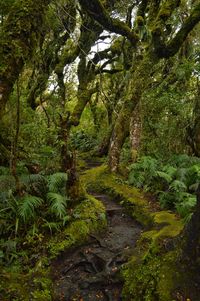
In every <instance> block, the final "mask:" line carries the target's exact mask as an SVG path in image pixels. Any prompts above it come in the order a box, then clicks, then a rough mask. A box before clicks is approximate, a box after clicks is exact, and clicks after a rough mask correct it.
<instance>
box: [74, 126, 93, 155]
mask: <svg viewBox="0 0 200 301" xmlns="http://www.w3.org/2000/svg"><path fill="white" fill-rule="evenodd" d="M71 144H72V146H73V148H75V149H77V150H80V151H83V152H85V151H90V150H92V149H93V148H94V147H95V146H96V144H97V141H96V139H95V138H94V136H92V135H91V134H89V133H86V132H85V131H83V130H77V131H76V132H74V133H73V134H72V136H71Z"/></svg>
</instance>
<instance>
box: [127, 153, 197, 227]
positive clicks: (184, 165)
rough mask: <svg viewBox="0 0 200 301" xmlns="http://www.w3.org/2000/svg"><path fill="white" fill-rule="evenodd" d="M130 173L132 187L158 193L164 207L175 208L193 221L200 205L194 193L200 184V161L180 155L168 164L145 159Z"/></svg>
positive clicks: (181, 214)
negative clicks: (192, 215)
mask: <svg viewBox="0 0 200 301" xmlns="http://www.w3.org/2000/svg"><path fill="white" fill-rule="evenodd" d="M194 163H195V164H194ZM170 164H171V165H170ZM129 170H130V172H129V184H131V185H134V186H136V187H138V188H142V189H144V190H146V191H148V190H150V191H152V192H154V193H155V194H156V195H157V197H158V200H159V202H160V205H161V207H162V208H166V209H175V210H176V211H177V212H178V214H180V216H181V217H183V218H184V219H185V221H188V220H189V218H190V217H191V214H192V211H193V208H194V206H195V204H196V197H195V195H194V194H192V193H194V192H195V189H196V188H197V187H198V184H199V182H200V159H198V158H195V157H189V156H187V155H180V156H174V157H172V158H171V160H170V161H169V163H167V164H164V163H163V162H162V161H160V160H157V159H155V158H152V157H149V156H145V157H141V158H140V159H139V160H138V162H137V163H134V164H132V165H131V166H130V168H129Z"/></svg>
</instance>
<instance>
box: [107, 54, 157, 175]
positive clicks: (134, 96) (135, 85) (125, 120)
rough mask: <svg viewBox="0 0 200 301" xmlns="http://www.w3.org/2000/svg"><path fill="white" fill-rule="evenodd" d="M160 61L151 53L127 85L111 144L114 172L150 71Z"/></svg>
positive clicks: (110, 150) (149, 78)
mask: <svg viewBox="0 0 200 301" xmlns="http://www.w3.org/2000/svg"><path fill="white" fill-rule="evenodd" d="M158 61H159V58H158V57H157V56H155V55H153V54H151V53H149V54H148V55H147V56H146V57H145V58H143V60H142V61H141V62H140V64H139V66H138V67H137V69H136V70H135V72H133V71H132V72H131V73H132V78H131V79H130V82H128V83H127V94H126V99H125V102H124V104H123V106H122V109H121V111H120V113H119V115H118V118H117V120H116V122H115V126H114V130H113V134H112V138H111V143H110V149H109V167H110V170H111V171H112V172H116V171H117V170H118V166H119V160H120V152H121V148H122V146H123V144H124V142H125V139H126V137H127V136H128V135H129V132H130V130H129V129H130V120H131V116H132V114H133V111H134V110H135V108H136V106H137V105H138V103H139V102H140V99H141V96H142V93H143V92H144V91H145V89H146V88H147V87H148V85H149V83H150V80H151V75H150V70H153V67H154V65H155V64H156V63H157V62H158Z"/></svg>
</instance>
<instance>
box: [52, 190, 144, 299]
mask: <svg viewBox="0 0 200 301" xmlns="http://www.w3.org/2000/svg"><path fill="white" fill-rule="evenodd" d="M93 195H94V196H95V197H96V198H97V199H99V200H101V201H102V202H103V203H104V205H105V207H106V213H107V220H108V227H107V230H105V232H104V233H103V234H101V235H100V236H96V235H91V236H90V239H89V241H88V242H87V243H86V244H84V245H83V246H79V247H76V248H74V249H71V250H68V251H66V252H63V253H62V255H60V256H59V257H58V258H57V259H56V260H55V261H54V262H53V264H52V271H53V282H54V298H53V300H54V301H61V300H64V301H97V300H103V301H107V300H108V301H109V300H112V301H118V300H122V299H121V292H122V286H123V283H122V279H120V275H119V270H120V267H121V266H122V265H123V264H124V263H125V262H127V260H128V258H129V257H130V255H131V253H132V250H133V248H134V247H135V243H136V241H137V239H138V237H139V236H140V232H141V226H140V225H139V224H138V223H136V222H135V221H134V220H133V219H132V218H131V217H129V216H128V215H127V213H126V212H125V211H124V208H123V207H122V206H121V205H119V204H117V203H116V202H114V201H113V200H111V198H110V197H108V196H107V195H104V194H101V195H97V194H94V193H93Z"/></svg>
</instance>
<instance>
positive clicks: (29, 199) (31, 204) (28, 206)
mask: <svg viewBox="0 0 200 301" xmlns="http://www.w3.org/2000/svg"><path fill="white" fill-rule="evenodd" d="M42 204H43V200H42V199H41V198H38V197H36V196H33V195H25V196H24V197H23V198H22V199H20V202H19V207H18V214H19V216H20V217H21V218H22V219H23V221H24V222H25V223H26V222H28V221H30V220H31V219H32V218H33V217H34V216H35V213H36V209H37V208H39V207H40V206H41V205H42Z"/></svg>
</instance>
